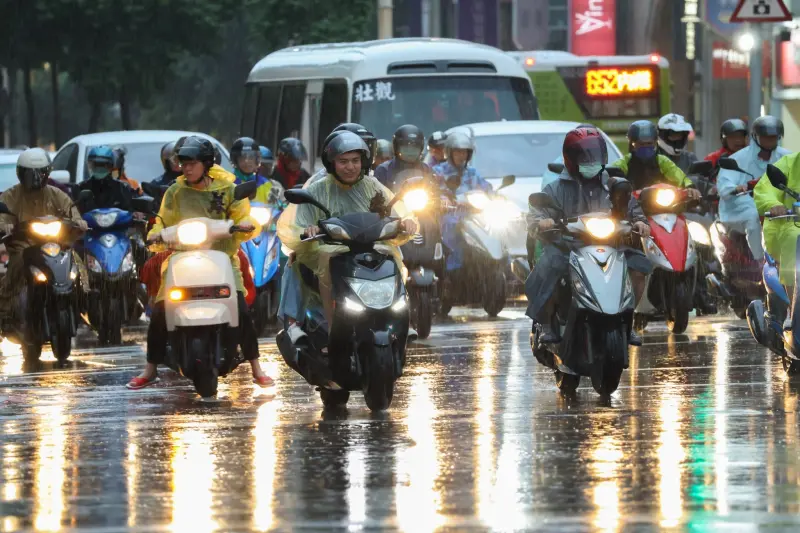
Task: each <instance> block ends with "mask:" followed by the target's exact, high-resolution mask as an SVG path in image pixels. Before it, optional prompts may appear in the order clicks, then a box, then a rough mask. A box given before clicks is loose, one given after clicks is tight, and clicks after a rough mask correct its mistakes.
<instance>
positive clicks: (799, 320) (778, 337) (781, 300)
mask: <svg viewBox="0 0 800 533" xmlns="http://www.w3.org/2000/svg"><path fill="white" fill-rule="evenodd" d="M767 178H769V181H770V183H771V184H772V186H773V187H775V188H776V189H778V190H781V191H783V192H784V193H786V194H788V195H789V196H791V197H792V198H794V200H795V201H794V204H793V205H792V210H791V212H790V213H788V214H786V215H781V216H777V217H771V216H770V215H769V214H768V213H766V214H765V215H764V216H765V217H767V218H771V219H772V220H776V219H794V221H795V224H797V222H798V220H800V194H798V193H797V192H796V191H793V190H791V189H789V188H788V187H787V186H786V184H787V183H788V179H787V178H786V175H785V174H784V173H783V172H781V170H780V169H779V168H778V167H776V166H773V165H768V166H767ZM797 246H798V249H797V251H796V252H795V254H796V256H795V260H796V261H798V263H796V264H798V265H800V238H798V242H797ZM765 257H766V261H765V263H764V267H763V269H762V276H763V279H764V287H765V288H766V290H767V299H766V302H767V307H766V309H765V308H764V303H763V302H762V301H761V300H753V301H752V302H750V305H749V306H748V307H747V324H748V326H749V327H750V333H751V334H752V335H753V338H754V339H755V340H756V342H758V343H759V344H761V345H762V346H765V347H767V348H769V349H770V350H771V351H772V352H773V353H775V354H776V355H779V356H780V357H781V360H782V362H783V369H784V370H785V371H786V373H787V374H789V375H797V374H800V341H797V340H795V338H794V335H793V334H792V332H793V331H794V330H795V329H797V331H800V307H798V306H800V303H799V302H798V293H797V289H798V283H800V274H799V273H798V272H797V271H795V282H794V283H795V298H794V306H793V307H792V315H791V316H792V322H791V328H788V329H787V328H785V327H784V322H785V320H786V317H787V313H788V310H789V305H790V300H789V295H788V294H787V293H786V288H785V287H784V286H783V285H782V284H781V282H780V278H779V276H778V264H777V262H776V261H775V260H774V259H773V258H772V257H771V256H770V255H769V254H765Z"/></svg>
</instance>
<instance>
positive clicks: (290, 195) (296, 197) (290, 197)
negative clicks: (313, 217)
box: [283, 189, 331, 218]
mask: <svg viewBox="0 0 800 533" xmlns="http://www.w3.org/2000/svg"><path fill="white" fill-rule="evenodd" d="M283 197H284V198H286V201H287V202H289V203H290V204H298V205H299V204H311V205H313V206H315V207H318V208H320V209H321V210H322V212H323V213H325V216H326V217H327V218H330V217H331V212H330V211H328V208H327V207H325V206H324V205H322V204H321V203H319V202H318V201H317V200H316V199H315V198H314V197H313V196H311V195H310V194H309V193H308V191H306V190H304V189H288V190H286V191H285V192H284V193H283Z"/></svg>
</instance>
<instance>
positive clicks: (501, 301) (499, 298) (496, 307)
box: [483, 271, 506, 318]
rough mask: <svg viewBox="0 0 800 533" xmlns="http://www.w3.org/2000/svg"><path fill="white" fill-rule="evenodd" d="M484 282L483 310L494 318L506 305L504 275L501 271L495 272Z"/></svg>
mask: <svg viewBox="0 0 800 533" xmlns="http://www.w3.org/2000/svg"><path fill="white" fill-rule="evenodd" d="M486 283H487V286H486V290H485V292H484V295H483V310H484V311H486V313H487V314H488V315H489V316H490V317H492V318H494V317H496V316H497V315H499V314H500V311H502V310H503V308H504V307H505V306H506V275H505V273H503V272H502V271H498V272H495V273H494V274H493V275H492V276H491V277H490V278H489V279H488V280H487V281H486Z"/></svg>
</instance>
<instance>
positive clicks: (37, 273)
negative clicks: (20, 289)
mask: <svg viewBox="0 0 800 533" xmlns="http://www.w3.org/2000/svg"><path fill="white" fill-rule="evenodd" d="M31 274H33V279H34V280H35V281H36V283H45V282H46V281H47V275H46V274H45V273H44V272H42V271H41V270H39V269H38V268H36V267H34V266H32V267H31Z"/></svg>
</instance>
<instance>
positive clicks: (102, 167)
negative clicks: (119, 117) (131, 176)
mask: <svg viewBox="0 0 800 533" xmlns="http://www.w3.org/2000/svg"><path fill="white" fill-rule="evenodd" d="M87 161H88V165H89V174H90V177H89V179H88V180H86V181H84V182H83V183H81V184H80V185H78V192H79V193H80V192H82V191H91V193H92V196H91V198H85V197H79V198H78V202H77V205H78V209H80V211H81V213H86V212H88V211H91V210H93V209H104V208H111V207H116V208H118V209H123V210H125V211H130V209H131V199H132V198H134V197H136V196H137V194H136V191H134V190H133V189H131V187H130V186H129V185H128V184H127V183H125V182H123V181H120V180H116V179H114V178H113V177H112V175H111V172H112V170H113V169H114V152H113V150H111V148H109V147H108V146H95V147H92V148H91V149H90V150H89V155H88V156H87Z"/></svg>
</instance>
